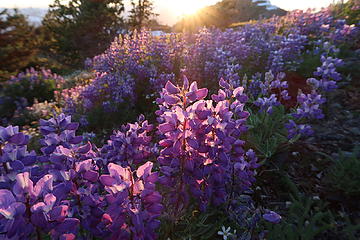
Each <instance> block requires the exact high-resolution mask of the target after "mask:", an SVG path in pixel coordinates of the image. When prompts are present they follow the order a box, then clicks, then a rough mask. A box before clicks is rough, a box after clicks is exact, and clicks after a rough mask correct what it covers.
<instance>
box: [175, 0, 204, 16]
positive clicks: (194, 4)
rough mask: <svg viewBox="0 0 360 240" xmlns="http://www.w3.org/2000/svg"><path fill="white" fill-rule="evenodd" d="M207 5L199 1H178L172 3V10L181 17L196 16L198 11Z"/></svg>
mask: <svg viewBox="0 0 360 240" xmlns="http://www.w3.org/2000/svg"><path fill="white" fill-rule="evenodd" d="M206 5H207V4H205V3H204V1H201V0H180V1H174V5H173V8H174V10H175V11H176V12H178V14H179V15H181V16H184V15H185V16H188V15H194V14H196V13H197V12H198V11H199V10H200V9H202V8H203V7H205V6H206Z"/></svg>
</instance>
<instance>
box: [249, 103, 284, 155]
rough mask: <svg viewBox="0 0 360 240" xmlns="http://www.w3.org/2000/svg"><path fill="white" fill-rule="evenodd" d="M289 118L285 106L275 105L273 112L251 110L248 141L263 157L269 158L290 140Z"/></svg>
mask: <svg viewBox="0 0 360 240" xmlns="http://www.w3.org/2000/svg"><path fill="white" fill-rule="evenodd" d="M288 119H289V117H288V115H287V114H286V113H285V108H284V106H282V105H281V106H279V107H274V111H273V113H272V114H267V113H263V112H252V111H250V117H249V118H248V126H249V131H248V135H247V141H248V142H249V144H250V145H251V147H252V148H254V149H255V150H256V151H257V152H258V153H260V155H261V158H263V159H264V158H265V159H269V158H271V157H272V156H274V155H275V153H276V152H277V151H278V150H279V148H280V146H282V145H284V144H285V143H287V142H288V139H287V137H286V129H285V127H284V124H285V122H286V121H287V120H288Z"/></svg>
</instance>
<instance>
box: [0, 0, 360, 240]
mask: <svg viewBox="0 0 360 240" xmlns="http://www.w3.org/2000/svg"><path fill="white" fill-rule="evenodd" d="M354 2H356V1H354ZM359 11H360V5H352V6H351V7H348V8H346V9H345V10H343V12H340V13H339V12H336V13H335V11H334V9H331V8H327V9H322V10H321V11H318V12H315V11H311V10H309V11H300V10H298V11H292V12H289V13H288V14H287V15H286V16H282V17H273V18H271V19H268V20H262V21H257V22H249V23H247V24H238V25H234V26H233V27H232V28H227V29H218V28H203V29H201V30H199V31H198V32H194V33H186V32H184V33H169V34H164V35H161V36H153V35H152V32H151V31H150V30H148V29H145V28H144V29H141V30H138V31H134V32H132V33H131V34H123V35H120V36H119V37H117V38H116V39H115V40H114V41H113V42H112V43H111V45H110V46H109V48H107V50H106V51H105V52H104V53H102V54H100V55H98V56H96V57H94V58H88V59H87V60H86V61H85V64H84V68H83V69H82V70H79V71H76V72H74V73H72V74H67V75H65V76H60V75H58V74H55V73H53V72H52V71H51V70H48V69H44V68H43V69H33V68H31V69H27V70H26V71H25V72H22V73H19V74H18V75H16V76H13V77H11V78H10V79H9V80H7V81H6V82H5V83H4V84H3V86H2V89H1V90H0V103H1V104H0V116H1V125H2V127H0V162H1V165H0V173H1V175H0V239H12V240H16V239H38V240H40V239H61V240H71V239H124V240H126V239H134V240H150V239H164V240H168V239H171V240H176V239H186V240H188V239H193V240H194V239H204V240H205V239H224V240H227V239H234V240H235V239H239V240H240V239H241V240H247V239H277V240H278V239H279V240H280V239H287V240H289V239H290V240H292V239H294V240H295V239H296V240H297V239H299V240H310V239H337V240H342V239H343V240H347V239H349V240H355V239H359V238H360V209H359V204H358V203H359V200H360V177H359V172H360V125H359V122H360V104H359V101H360V95H359V89H360V71H359V69H360V50H359V47H360V28H359V22H360V19H359V16H360V15H359Z"/></svg>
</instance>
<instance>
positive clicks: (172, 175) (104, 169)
mask: <svg viewBox="0 0 360 240" xmlns="http://www.w3.org/2000/svg"><path fill="white" fill-rule="evenodd" d="M220 87H221V89H220V90H219V91H218V93H217V94H213V95H212V96H211V98H212V100H205V98H206V97H207V95H208V89H206V88H202V89H199V88H198V87H197V83H196V82H193V83H192V84H189V82H188V80H187V78H185V81H184V84H183V86H182V87H177V86H175V85H174V84H173V83H171V82H167V83H166V86H165V88H164V89H163V91H162V94H161V97H160V98H159V99H158V100H157V102H158V104H159V107H160V109H159V110H158V111H157V112H156V113H157V115H158V121H159V125H158V126H157V128H156V129H157V132H156V133H157V134H158V136H157V137H153V135H154V134H155V132H154V131H153V129H155V128H154V126H153V125H152V124H149V122H148V121H147V120H145V118H144V116H140V117H139V118H138V121H137V122H136V123H134V124H127V125H124V126H122V127H121V128H120V130H118V131H114V135H112V136H111V137H110V140H108V142H107V143H106V144H105V145H104V146H103V147H102V148H100V149H98V148H97V147H96V146H95V145H94V144H92V143H91V142H89V141H88V142H84V140H83V137H82V136H77V135H76V130H77V129H78V127H79V124H78V123H74V122H72V121H71V116H66V115H65V114H60V115H57V116H56V117H54V118H51V119H49V120H41V121H40V133H41V135H42V138H41V140H40V143H41V145H42V148H41V153H39V154H36V153H35V152H28V151H27V143H28V141H29V137H28V136H26V135H24V134H23V133H21V132H19V129H18V127H12V126H9V127H7V128H3V127H1V128H0V147H1V148H0V149H1V151H0V159H1V163H2V165H1V168H0V170H1V178H0V180H1V186H2V189H1V191H0V197H1V198H0V222H1V234H0V236H1V237H3V238H5V239H32V238H34V237H37V238H41V237H42V236H44V235H48V236H51V238H52V239H78V238H84V239H89V238H92V237H97V238H102V239H114V238H120V239H139V240H141V239H156V238H157V233H156V230H157V228H158V227H159V225H160V221H159V217H160V216H161V214H162V212H164V211H166V212H167V213H170V214H173V215H172V216H174V217H179V216H180V215H178V214H184V211H186V207H187V206H188V204H190V200H192V201H194V202H195V204H194V205H193V206H192V208H195V209H202V210H205V209H206V207H208V206H209V205H214V206H219V205H221V204H224V203H225V202H226V201H227V200H229V199H231V198H232V197H233V196H234V195H238V194H241V193H242V192H243V191H244V190H247V189H249V188H250V187H251V185H252V183H253V182H254V181H255V178H254V176H255V169H256V168H257V167H258V164H257V158H256V156H255V153H254V151H252V150H248V151H247V150H246V149H245V142H244V141H243V140H241V137H242V134H243V133H244V132H245V131H246V130H247V127H246V125H245V122H246V119H247V118H248V116H249V113H248V112H246V111H245V110H244V105H245V103H246V102H247V100H248V98H247V96H246V95H245V93H244V89H243V88H242V87H237V88H234V87H233V86H232V85H231V84H229V83H228V82H226V81H225V80H223V79H221V81H220ZM157 139H159V142H158V143H157V142H154V140H157ZM157 185H159V186H160V189H162V192H161V193H160V192H159V191H158V190H157V187H156V186H157ZM163 196H164V197H163ZM168 204H171V205H168ZM164 206H166V208H165V207H164ZM174 209H175V210H174ZM21 225H23V226H26V227H24V228H22V227H21V228H20V227H19V226H21Z"/></svg>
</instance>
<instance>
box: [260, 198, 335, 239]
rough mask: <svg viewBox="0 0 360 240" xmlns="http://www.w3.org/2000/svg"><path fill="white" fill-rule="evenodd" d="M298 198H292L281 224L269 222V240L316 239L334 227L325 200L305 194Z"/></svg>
mask: <svg viewBox="0 0 360 240" xmlns="http://www.w3.org/2000/svg"><path fill="white" fill-rule="evenodd" d="M297 198H298V199H297ZM297 198H295V197H293V198H292V201H291V205H290V208H289V209H288V214H287V215H286V217H284V218H283V220H282V222H281V223H280V224H275V225H273V224H272V225H271V224H267V227H268V229H270V231H269V233H268V235H267V237H268V239H269V240H272V239H276V240H281V239H284V240H285V239H286V240H287V239H294V240H311V239H316V236H318V235H319V234H321V233H324V232H325V231H327V230H329V229H331V228H332V227H333V224H332V222H333V216H332V214H331V212H329V211H327V210H325V209H324V208H325V205H324V204H323V202H321V201H320V200H313V199H311V198H309V197H304V196H298V197H297Z"/></svg>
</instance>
